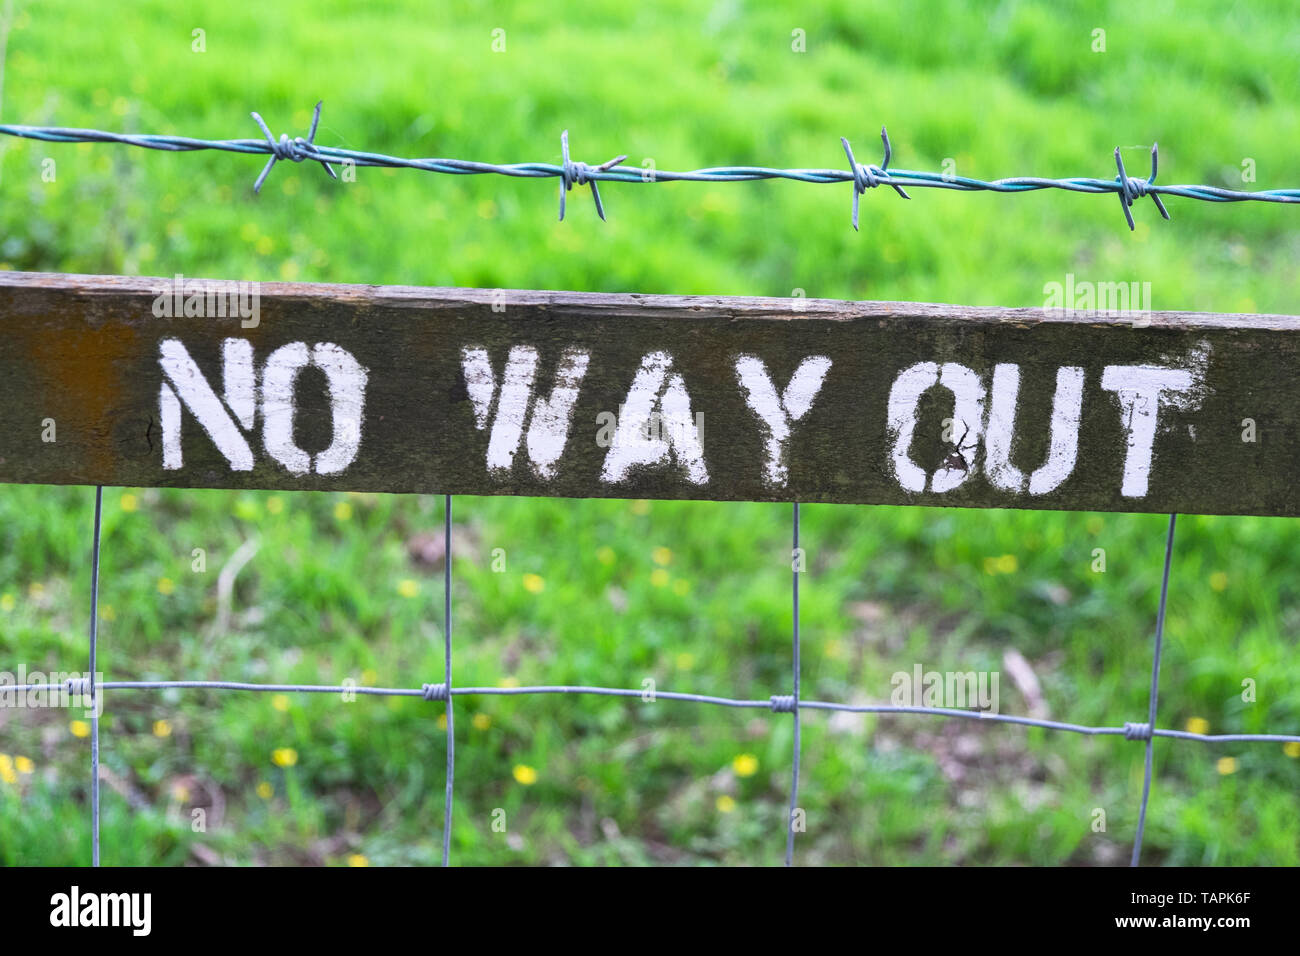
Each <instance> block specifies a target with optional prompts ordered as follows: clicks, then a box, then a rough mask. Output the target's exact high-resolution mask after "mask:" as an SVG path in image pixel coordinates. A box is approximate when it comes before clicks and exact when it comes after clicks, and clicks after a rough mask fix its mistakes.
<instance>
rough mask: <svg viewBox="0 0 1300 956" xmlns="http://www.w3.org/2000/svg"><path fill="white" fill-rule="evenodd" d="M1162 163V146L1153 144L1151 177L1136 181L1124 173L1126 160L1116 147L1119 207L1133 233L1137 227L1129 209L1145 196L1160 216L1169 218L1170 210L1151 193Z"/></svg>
mask: <svg viewBox="0 0 1300 956" xmlns="http://www.w3.org/2000/svg"><path fill="white" fill-rule="evenodd" d="M1159 161H1160V144H1159V143H1152V144H1151V175H1150V176H1148V177H1147V178H1146V179H1134V178H1132V177H1130V176H1129V175H1128V173H1126V172H1125V171H1124V160H1123V158H1121V156H1120V154H1119V147H1118V146H1116V147H1115V165H1116V166H1117V167H1118V168H1119V184H1120V187H1121V189H1120V192H1119V206H1120V208H1121V209H1123V210H1124V218H1125V219H1127V220H1128V228H1129V232H1132V231H1133V230H1134V229H1135V228H1137V227H1136V226H1134V225H1133V214H1132V213H1131V212H1129V207H1130V206H1132V205H1133V200H1135V199H1141V198H1142V197H1143V196H1148V195H1149V196H1150V197H1151V200H1152V202H1154V203H1155V204H1156V208H1157V209H1159V210H1160V215H1162V216H1164V217H1165V219H1168V218H1169V210H1167V209H1166V208H1165V204H1164V203H1162V202H1161V201H1160V197H1159V196H1157V195H1156V194H1155V193H1153V192H1151V191H1150V187H1151V186H1152V185H1154V184H1155V181H1156V169H1157V168H1158V165H1159Z"/></svg>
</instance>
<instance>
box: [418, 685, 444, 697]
mask: <svg viewBox="0 0 1300 956" xmlns="http://www.w3.org/2000/svg"><path fill="white" fill-rule="evenodd" d="M421 690H422V691H423V694H424V699H425V700H446V699H447V685H446V684H425V685H423V686H422V687H421Z"/></svg>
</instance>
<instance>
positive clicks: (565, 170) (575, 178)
mask: <svg viewBox="0 0 1300 956" xmlns="http://www.w3.org/2000/svg"><path fill="white" fill-rule="evenodd" d="M560 156H561V157H562V158H563V160H564V165H563V166H562V167H560V168H561V179H560V222H564V194H565V193H566V192H568V191H569V190H570V189H572V188H573V187H574V186H584V185H589V186H591V196H592V198H593V199H595V200H596V215H598V216H600V221H601V222H604V221H605V206H604V204H602V203H601V201H600V190H599V189H598V188H596V180H595V179H593V178H592V175H591V174H592V173H593V172H600V173H603V172H606V171H608V170H610V169H612V168H613V167H615V166H617V165H618V164H619V163H621V162H623V160H625V159H627V154H624V155H622V156H616V157H614V158H613V159H611V160H608V161H607V162H603V163H601V164H600V165H599V166H588V165H587V164H586V163H578V162H574V161H573V160H571V159H570V158H569V131H568V130H567V129H566V130H565V131H564V132H562V133H561V134H560Z"/></svg>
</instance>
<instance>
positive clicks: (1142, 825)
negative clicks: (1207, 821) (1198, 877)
mask: <svg viewBox="0 0 1300 956" xmlns="http://www.w3.org/2000/svg"><path fill="white" fill-rule="evenodd" d="M1177 519H1178V515H1176V514H1171V515H1170V516H1169V535H1168V537H1166V539H1165V571H1164V576H1163V578H1162V579H1161V581H1160V606H1159V608H1158V609H1157V610H1156V644H1155V653H1154V655H1153V657H1152V660H1151V696H1150V698H1149V699H1148V703H1147V726H1146V731H1147V733H1146V738H1147V752H1146V769H1145V770H1144V772H1143V779H1142V805H1141V807H1139V809H1138V825H1137V835H1136V836H1135V837H1134V839H1133V857H1132V859H1131V860H1130V861H1129V866H1137V865H1138V862H1139V860H1140V859H1141V858H1142V834H1143V831H1144V830H1145V829H1146V823H1147V803H1148V801H1149V800H1150V799H1151V763H1152V750H1153V747H1154V744H1155V734H1154V733H1153V732H1152V731H1154V730H1155V726H1156V695H1157V693H1158V692H1159V688H1160V654H1161V651H1162V650H1163V647H1164V637H1165V606H1166V604H1167V602H1168V599H1169V566H1170V564H1171V563H1172V561H1173V556H1174V524H1175V522H1176V521H1177Z"/></svg>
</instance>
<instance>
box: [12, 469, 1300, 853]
mask: <svg viewBox="0 0 1300 956" xmlns="http://www.w3.org/2000/svg"><path fill="white" fill-rule="evenodd" d="M443 501H444V509H443V515H444V520H443V545H444V548H445V561H444V572H443V667H444V670H443V679H442V681H440V682H425V683H421V685H420V686H419V687H414V686H412V687H400V686H399V687H372V686H357V685H356V684H355V683H354V682H346V683H343V684H283V683H252V682H245V681H228V680H105V679H103V678H101V677H100V676H99V673H98V671H97V669H96V668H97V655H98V626H97V622H98V619H99V566H100V545H101V537H102V514H103V487H102V486H101V487H97V488H96V489H95V516H94V525H93V531H92V541H91V585H90V615H89V622H90V623H89V644H90V646H89V667H90V675H91V676H89V677H74V678H69V679H68V680H66V681H64V682H62V683H46V684H40V683H31V684H23V685H16V686H7V687H4V688H0V704H2V703H3V702H4V701H5V700H6V699H9V698H11V697H12V695H14V694H16V693H28V692H45V693H49V694H62V695H64V696H65V699H66V700H68V701H69V702H70V701H71V700H73V699H75V698H81V699H82V700H83V701H86V702H88V706H89V707H90V712H91V720H90V772H91V787H90V794H91V800H90V804H91V862H92V865H94V866H99V865H100V824H99V821H100V786H99V784H100V769H99V761H100V739H99V715H100V713H101V712H102V709H103V701H102V700H100V699H99V698H100V695H101V694H102V693H103V692H105V691H159V690H171V689H175V690H186V689H203V690H219V691H251V692H262V693H281V694H283V693H306V694H356V695H362V696H374V697H416V698H420V699H422V700H424V701H428V702H430V703H441V704H442V705H443V713H444V714H445V717H446V721H445V731H444V733H445V737H446V754H447V760H446V787H445V798H444V810H443V821H442V864H443V865H444V866H447V865H450V863H451V824H452V814H453V810H454V797H455V772H456V749H455V708H454V706H453V704H454V700H455V698H457V697H473V696H490V695H508V696H521V695H539V694H561V695H595V696H604V697H620V698H627V699H638V700H640V701H642V702H647V703H648V702H654V701H659V700H666V701H673V702H679V703H694V704H704V705H712V706H717V707H728V708H738V709H745V710H764V711H768V712H770V713H772V714H789V715H790V717H791V720H792V721H793V730H794V744H793V751H792V754H791V775H790V792H789V809H788V815H787V823H786V829H785V864H786V866H791V865H793V863H794V862H795V846H796V835H797V833H799V832H800V831H801V829H802V827H801V823H800V817H801V812H800V808H799V783H800V749H801V735H800V729H801V728H800V718H801V712H802V711H804V710H809V711H841V712H847V713H858V714H868V713H872V714H909V715H917V716H931V717H941V718H958V719H966V720H974V721H983V722H992V723H1003V724H1014V725H1019V726H1025V727H1037V728H1041V729H1043V730H1052V731H1061V732H1065V733H1075V734H1082V735H1085V736H1092V737H1107V736H1110V737H1123V738H1124V739H1125V740H1132V741H1141V742H1143V744H1144V747H1145V753H1144V770H1143V784H1142V794H1141V798H1140V801H1139V804H1138V822H1137V827H1136V831H1135V834H1134V837H1133V849H1132V854H1131V857H1130V865H1132V866H1137V865H1138V864H1139V863H1140V861H1141V855H1142V842H1143V834H1144V831H1145V826H1146V816H1147V807H1148V804H1149V802H1150V796H1151V787H1152V766H1153V745H1154V741H1155V738H1157V737H1162V738H1167V739H1172V740H1184V741H1198V742H1201V743H1204V744H1216V743H1251V742H1260V743H1293V742H1300V733H1298V734H1204V733H1195V732H1192V731H1180V730H1173V729H1167V728H1160V727H1157V726H1156V717H1157V704H1158V698H1159V684H1160V663H1161V656H1162V651H1163V643H1164V627H1165V614H1166V610H1167V599H1168V593H1169V578H1170V572H1171V568H1172V564H1173V549H1174V531H1175V527H1176V523H1177V516H1176V515H1172V514H1171V515H1170V516H1169V526H1168V534H1167V537H1166V540H1165V555H1164V567H1163V571H1162V575H1161V584H1160V600H1159V605H1158V607H1157V610H1156V618H1155V634H1154V645H1153V653H1152V667H1151V689H1150V695H1149V698H1148V709H1147V714H1146V719H1145V720H1143V721H1128V722H1125V723H1123V724H1122V725H1116V726H1092V725H1085V724H1077V723H1070V722H1066V721H1056V720H1044V719H1040V718H1035V717H1026V716H1018V715H1014V714H1001V713H994V712H991V711H988V710H979V709H969V710H965V709H959V708H951V707H929V706H899V705H894V704H874V703H873V704H849V703H840V702H837V701H828V700H806V699H803V698H802V697H801V696H800V680H799V678H800V669H801V668H800V633H799V578H800V574H801V573H803V572H802V571H801V570H800V569H799V566H798V564H797V562H794V561H792V564H791V566H792V569H793V570H792V574H791V590H790V598H791V608H792V612H793V618H792V619H793V628H792V633H791V654H792V658H791V660H792V668H791V682H790V685H789V687H788V688H782V690H783V691H788V693H787V692H782V693H773V694H772V695H771V696H770V697H768V699H766V700H762V699H736V698H731V697H721V696H711V695H705V694H694V693H680V692H674V691H664V690H658V689H657V688H656V689H646V688H640V689H637V688H620V687H603V686H599V685H534V686H507V687H503V686H463V687H462V686H457V685H454V684H453V681H452V647H453V642H452V625H453V620H454V618H453V606H452V582H453V570H452V568H453V562H452V496H450V495H445V496H443ZM799 511H800V506H799V504H798V503H794V504H793V506H792V548H793V552H794V553H796V554H797V553H798V551H799V548H800V543H799Z"/></svg>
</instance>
